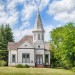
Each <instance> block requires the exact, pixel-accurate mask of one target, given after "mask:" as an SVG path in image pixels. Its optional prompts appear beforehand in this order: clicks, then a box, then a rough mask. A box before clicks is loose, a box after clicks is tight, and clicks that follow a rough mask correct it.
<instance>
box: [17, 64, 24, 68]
mask: <svg viewBox="0 0 75 75" xmlns="http://www.w3.org/2000/svg"><path fill="white" fill-rule="evenodd" d="M16 67H17V68H25V66H24V65H22V64H18V65H16Z"/></svg>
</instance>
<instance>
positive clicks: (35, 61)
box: [8, 13, 50, 67]
mask: <svg viewBox="0 0 75 75" xmlns="http://www.w3.org/2000/svg"><path fill="white" fill-rule="evenodd" d="M44 33H45V30H44V28H43V25H42V21H41V18H40V14H39V13H38V14H37V18H36V21H35V26H34V29H33V35H27V36H25V37H24V38H22V39H21V40H20V41H19V42H9V43H8V51H9V55H8V57H9V59H8V65H9V66H15V65H17V64H23V65H29V66H41V67H42V66H49V65H50V50H49V48H50V45H49V43H48V42H44Z"/></svg>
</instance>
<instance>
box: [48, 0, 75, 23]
mask: <svg viewBox="0 0 75 75" xmlns="http://www.w3.org/2000/svg"><path fill="white" fill-rule="evenodd" d="M48 13H49V14H53V15H54V19H55V20H58V21H61V22H74V23H75V0H54V1H53V2H52V3H51V4H50V5H49V10H48Z"/></svg>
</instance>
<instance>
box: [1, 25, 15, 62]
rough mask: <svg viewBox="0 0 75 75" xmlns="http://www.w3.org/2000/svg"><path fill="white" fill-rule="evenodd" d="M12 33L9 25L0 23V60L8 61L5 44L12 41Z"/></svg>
mask: <svg viewBox="0 0 75 75" xmlns="http://www.w3.org/2000/svg"><path fill="white" fill-rule="evenodd" d="M13 41H14V39H13V33H12V30H11V28H10V26H9V24H7V25H5V26H4V25H1V26H0V60H5V61H6V62H7V61H8V51H7V45H8V42H13Z"/></svg>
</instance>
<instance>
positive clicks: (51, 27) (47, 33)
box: [45, 25, 54, 41]
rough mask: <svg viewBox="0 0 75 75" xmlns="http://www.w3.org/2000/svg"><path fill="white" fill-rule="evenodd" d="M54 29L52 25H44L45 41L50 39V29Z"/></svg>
mask: <svg viewBox="0 0 75 75" xmlns="http://www.w3.org/2000/svg"><path fill="white" fill-rule="evenodd" d="M53 29H54V27H53V25H47V26H45V41H49V40H50V31H52V30H53Z"/></svg>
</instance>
